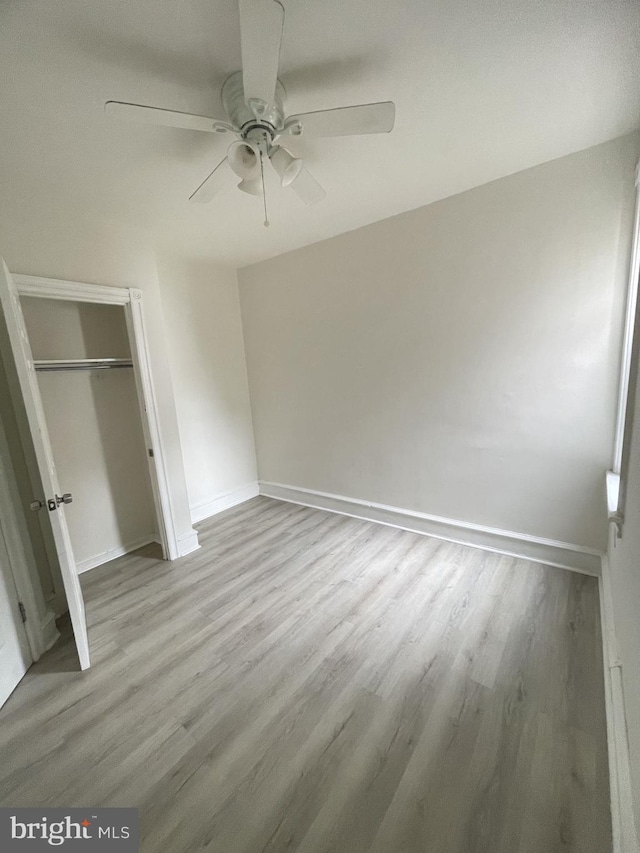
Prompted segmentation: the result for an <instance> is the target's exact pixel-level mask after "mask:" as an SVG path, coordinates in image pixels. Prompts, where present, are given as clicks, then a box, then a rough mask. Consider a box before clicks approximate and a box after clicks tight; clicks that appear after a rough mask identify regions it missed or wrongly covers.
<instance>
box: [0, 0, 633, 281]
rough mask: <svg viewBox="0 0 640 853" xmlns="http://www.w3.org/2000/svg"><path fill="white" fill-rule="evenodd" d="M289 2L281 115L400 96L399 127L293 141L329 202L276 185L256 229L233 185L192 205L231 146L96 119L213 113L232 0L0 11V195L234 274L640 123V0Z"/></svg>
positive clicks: (255, 214)
mask: <svg viewBox="0 0 640 853" xmlns="http://www.w3.org/2000/svg"><path fill="white" fill-rule="evenodd" d="M283 2H284V6H285V9H286V15H285V28H284V41H283V48H282V57H281V74H280V77H281V79H282V81H283V83H284V85H285V87H286V89H287V92H288V102H287V111H288V112H289V113H293V112H304V111H308V110H314V109H323V108H329V107H335V106H342V105H346V104H351V103H366V102H370V101H376V100H387V99H391V100H394V101H395V102H396V105H397V121H396V128H395V130H394V131H393V132H392V133H391V134H388V135H382V136H371V137H351V138H339V139H324V140H317V141H313V142H312V141H305V140H303V139H299V140H294V141H293V142H292V144H291V146H290V147H291V148H292V149H295V152H296V153H299V154H301V155H303V156H304V157H305V159H306V161H307V164H308V166H309V168H310V169H311V170H312V171H313V173H314V174H315V175H316V177H317V178H318V179H319V180H320V181H321V183H322V184H323V185H324V186H325V188H326V189H327V193H328V196H327V199H326V200H325V201H324V202H322V203H321V204H319V205H316V206H315V207H312V208H306V207H304V206H303V205H302V204H301V203H300V202H299V200H298V199H297V197H296V196H295V195H294V194H293V193H291V192H290V191H286V190H281V189H280V188H279V187H278V186H277V183H276V179H275V176H274V177H273V178H272V179H270V180H269V182H268V203H269V208H270V218H271V223H272V224H271V227H270V228H268V229H267V228H264V227H263V225H262V220H263V216H262V210H261V201H260V199H256V198H254V197H251V196H246V195H244V194H243V193H240V192H239V191H237V190H236V188H235V186H234V182H233V181H232V180H230V181H229V185H228V188H227V189H225V190H223V192H222V193H221V194H220V195H219V196H218V197H217V198H216V199H214V201H213V202H212V203H211V204H210V205H192V204H190V203H189V202H188V200H187V199H188V196H189V195H190V194H191V192H192V191H193V190H194V189H195V187H197V186H198V184H199V183H200V182H201V181H202V180H203V178H204V177H205V176H206V175H207V174H208V172H209V171H211V169H212V168H213V166H214V165H215V164H216V163H217V162H218V161H219V160H220V159H221V158H222V157H223V156H224V154H225V150H226V147H227V145H228V144H229V142H230V139H229V137H227V136H216V135H214V134H204V133H198V132H196V131H184V130H176V129H165V128H159V127H144V126H142V127H141V126H136V125H131V124H129V125H124V124H123V125H120V124H116V123H115V122H114V121H108V120H107V119H106V117H105V116H104V114H103V104H104V102H105V101H106V100H108V99H115V100H124V101H133V102H138V103H146V104H151V105H154V106H162V107H166V108H169V109H177V110H184V111H190V112H195V113H202V114H209V115H214V116H216V115H217V116H222V115H223V113H222V110H221V106H220V97H219V92H220V86H221V84H222V82H223V81H224V79H225V78H226V77H227V76H228V75H229V74H230V73H232V72H233V71H236V70H237V69H238V68H239V67H240V34H239V25H238V13H237V4H236V0H181V2H176V1H175V0H135V2H132V0H56V2H49V3H45V2H42V0H20V2H5V3H3V4H2V5H1V6H0V74H1V79H2V84H1V86H0V106H1V108H2V119H1V120H2V131H1V134H2V142H1V144H0V181H1V182H2V196H3V198H4V200H5V201H7V202H8V203H13V204H15V205H16V208H17V209H19V210H20V211H21V214H20V215H28V210H27V207H28V204H33V203H34V200H35V199H37V198H38V197H39V194H40V195H41V194H42V193H45V194H46V195H47V196H48V197H49V198H55V199H56V200H57V201H59V203H60V205H61V207H62V206H64V205H69V204H73V205H77V206H80V207H81V209H82V210H83V211H84V212H86V216H87V217H92V216H96V217H105V218H109V219H112V220H117V221H118V222H121V223H122V222H124V223H125V224H126V223H129V222H130V223H131V224H132V225H136V226H138V227H139V226H140V225H143V226H144V227H145V228H147V229H149V230H150V231H151V233H152V234H153V236H154V239H155V240H156V241H157V242H158V243H159V244H162V245H163V246H170V247H173V248H175V250H176V251H179V252H185V253H189V254H193V255H199V256H208V257H211V258H215V259H217V260H220V261H223V262H226V263H231V264H234V265H238V266H242V265H244V264H247V263H251V262H253V261H256V260H259V259H262V258H266V257H270V256H273V255H276V254H280V253H281V252H284V251H287V250H290V249H293V248H297V247H299V246H303V245H306V244H308V243H312V242H315V241H317V240H320V239H323V238H326V237H329V236H333V235H335V234H339V233H342V232H344V231H348V230H351V229H353V228H357V227H359V226H362V225H365V224H367V223H370V222H373V221H376V220H379V219H383V218H384V217H387V216H391V215H393V214H396V213H400V212H402V211H405V210H410V209H412V208H416V207H419V206H421V205H424V204H427V203H429V202H431V201H433V200H435V199H438V198H442V197H444V196H447V195H451V194H453V193H456V192H459V191H461V190H464V189H468V188H470V187H473V186H477V185H479V184H482V183H485V182H486V181H489V180H493V179H495V178H498V177H501V176H503V175H506V174H510V173H512V172H515V171H518V170H520V169H524V168H527V167H529V166H533V165H535V164H538V163H541V162H544V161H546V160H550V159H553V158H555V157H559V156H562V155H564V154H568V153H570V152H573V151H577V150H580V149H582V148H586V147H588V146H590V145H595V144H597V143H599V142H603V141H605V140H607V139H611V138H613V137H615V136H619V135H621V134H624V133H626V132H628V131H631V130H633V129H635V128H637V127H638V126H640V89H639V88H638V80H639V79H640V3H638V2H637V0H535V2H532V0H387V2H382V0H321V2H318V0H296V2H294V0H283ZM25 199H26V200H27V201H25Z"/></svg>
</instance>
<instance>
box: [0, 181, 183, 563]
mask: <svg viewBox="0 0 640 853" xmlns="http://www.w3.org/2000/svg"><path fill="white" fill-rule="evenodd" d="M0 254H1V255H3V256H4V258H5V260H6V262H7V266H8V267H9V269H10V270H11V271H12V272H19V273H26V274H31V275H40V276H49V277H52V278H59V279H67V280H71V281H73V280H75V281H85V282H95V283H96V284H109V285H118V286H126V287H138V288H140V289H141V290H142V292H143V312H144V319H145V326H146V330H147V337H148V341H149V350H150V357H151V369H152V372H153V379H154V385H155V390H156V398H157V402H158V414H159V420H160V431H161V435H162V440H163V442H164V447H165V451H166V462H167V474H168V478H169V483H170V490H171V502H172V507H173V513H174V517H175V520H176V526H177V530H178V538H179V544H180V546H181V547H182V548H185V549H187V548H188V547H190V546H192V545H193V544H195V539H194V536H195V534H194V532H193V530H192V527H191V514H190V510H189V501H188V497H187V489H186V483H185V478H184V466H183V461H182V450H181V447H180V436H179V432H178V421H177V415H176V409H175V400H174V393H173V386H172V382H171V374H170V371H169V364H168V356H167V352H166V340H165V327H164V317H163V314H162V304H161V298H160V289H159V286H158V276H157V270H156V261H155V252H154V246H153V243H152V241H151V239H150V236H149V234H148V233H147V232H146V231H145V230H144V228H143V227H139V228H136V227H133V226H131V225H130V224H126V225H125V224H118V222H114V221H113V220H112V219H107V218H106V217H105V218H103V219H100V218H95V217H94V216H87V215H86V212H84V211H83V209H82V206H81V205H79V204H78V203H77V198H76V195H75V193H74V189H73V187H68V191H67V194H66V195H60V194H58V195H56V197H55V198H53V197H52V196H51V195H50V194H49V193H48V191H47V187H45V186H35V187H34V186H32V187H31V188H27V187H26V186H23V187H21V188H20V187H18V186H13V187H10V188H8V189H7V193H4V194H3V195H2V198H0Z"/></svg>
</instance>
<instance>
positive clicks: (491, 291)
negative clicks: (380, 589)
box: [239, 135, 639, 548]
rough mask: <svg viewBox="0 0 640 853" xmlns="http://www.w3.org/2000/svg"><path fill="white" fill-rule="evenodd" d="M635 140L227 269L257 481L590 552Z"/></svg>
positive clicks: (599, 511)
mask: <svg viewBox="0 0 640 853" xmlns="http://www.w3.org/2000/svg"><path fill="white" fill-rule="evenodd" d="M638 148H639V139H638V136H637V135H632V136H628V137H623V138H621V139H619V140H614V141H612V142H610V143H606V144H605V145H602V146H598V147H595V148H592V149H588V150H586V151H583V152H580V153H578V154H574V155H571V156H569V157H565V158H562V159H559V160H556V161H553V162H550V163H546V164H544V165H542V166H538V167H536V168H533V169H529V170H527V171H524V172H520V173H518V174H515V175H512V176H510V177H507V178H503V179H501V180H499V181H495V182H493V183H491V184H487V185H485V186H482V187H479V188H477V189H474V190H471V191H469V192H466V193H462V194H460V195H458V196H454V197H451V198H448V199H445V200H443V201H440V202H437V203H435V204H432V205H429V206H427V207H424V208H420V209H419V210H416V211H412V212H410V213H407V214H402V215H400V216H397V217H394V218H391V219H387V220H384V221H382V222H379V223H376V224H374V225H370V226H367V227H366V228H362V229H360V230H358V231H353V232H351V233H348V234H344V235H342V236H340V237H336V238H333V239H331V240H327V241H324V242H321V243H317V244H315V245H313V246H309V247H306V248H304V249H300V250H298V251H295V252H292V253H290V254H287V255H283V256H280V257H278V258H275V259H272V260H269V261H265V262H262V263H259V264H256V265H253V266H250V267H247V268H244V269H242V270H240V272H239V281H240V289H241V304H242V315H243V323H244V334H245V341H246V350H247V361H248V369H249V380H250V390H251V401H252V409H253V419H254V427H255V434H256V448H257V456H258V471H259V476H260V478H261V479H262V480H267V481H272V482H278V483H283V484H287V485H293V486H300V487H304V488H311V489H316V490H320V491H325V492H331V493H334V494H339V495H346V496H348V497H353V498H358V499H363V500H368V501H376V502H380V503H384V504H390V505H394V506H397V507H402V508H405V509H410V510H414V511H419V512H425V513H431V514H434V515H438V516H444V517H447V518H452V519H457V520H460V521H464V522H473V523H476V524H482V525H488V526H491V527H497V528H502V529H505V530H512V531H516V532H518V533H526V534H531V535H535V536H540V537H548V538H551V539H556V540H560V541H564V542H569V543H574V544H577V545H582V546H586V547H596V548H603V547H604V545H605V536H606V529H605V522H604V517H605V510H604V502H603V495H602V477H603V472H604V471H605V469H606V468H607V467H608V466H609V465H610V460H611V452H612V438H613V421H614V414H615V399H616V381H617V368H618V360H619V347H620V326H621V311H622V301H623V294H624V285H625V262H626V257H627V253H628V232H629V230H630V217H631V204H632V199H633V166H634V163H635V159H636V157H637V153H638ZM373 191H374V190H373V185H372V192H373Z"/></svg>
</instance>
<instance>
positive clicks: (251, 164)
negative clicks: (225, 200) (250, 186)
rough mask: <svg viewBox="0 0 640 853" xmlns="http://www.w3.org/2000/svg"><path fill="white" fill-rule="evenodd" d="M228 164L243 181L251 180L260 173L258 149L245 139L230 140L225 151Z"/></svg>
mask: <svg viewBox="0 0 640 853" xmlns="http://www.w3.org/2000/svg"><path fill="white" fill-rule="evenodd" d="M227 157H228V159H229V165H230V166H231V168H232V169H233V171H234V172H235V173H236V175H237V176H238V177H239V178H242V180H243V181H253V180H255V179H256V178H257V177H259V175H260V149H259V148H258V146H257V145H252V144H251V143H250V142H247V141H246V140H245V139H237V140H236V141H235V142H232V143H231V145H230V146H229V150H228V151H227Z"/></svg>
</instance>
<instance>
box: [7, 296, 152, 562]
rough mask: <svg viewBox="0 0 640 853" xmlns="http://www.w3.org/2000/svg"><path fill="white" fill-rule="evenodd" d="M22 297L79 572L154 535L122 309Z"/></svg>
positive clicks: (118, 554)
mask: <svg viewBox="0 0 640 853" xmlns="http://www.w3.org/2000/svg"><path fill="white" fill-rule="evenodd" d="M20 301H21V303H22V313H23V315H24V320H25V326H26V328H27V333H28V336H29V343H30V345H31V353H32V355H33V360H34V367H35V371H36V375H37V378H38V387H39V389H40V397H41V399H42V408H43V411H44V417H45V421H46V424H47V430H48V433H49V441H50V443H51V450H52V452H53V458H54V461H55V466H56V470H57V472H58V480H59V481H60V485H61V487H62V489H63V490H64V491H65V492H68V493H69V494H70V497H69V498H68V499H67V500H68V501H69V503H68V505H67V508H66V512H65V515H66V519H67V524H68V526H69V534H70V537H71V545H72V548H73V556H74V558H75V562H76V568H77V570H78V573H82V572H84V571H87V570H89V569H92V568H94V567H96V566H99V565H102V564H103V563H106V562H108V561H109V560H112V559H114V558H115V557H118V556H120V555H122V554H127V553H129V552H130V551H134V550H136V549H137V548H140V547H142V546H143V545H148V544H149V543H150V542H153V541H158V542H159V541H160V538H159V532H158V529H157V526H158V525H157V521H156V517H155V515H156V514H155V507H154V501H153V492H152V488H151V477H150V472H149V466H148V465H147V458H146V457H147V452H148V451H147V447H146V442H145V440H144V433H143V429H142V421H141V418H140V407H139V405H138V399H137V389H136V384H135V379H134V376H133V360H132V358H131V348H130V345H129V338H128V334H127V325H126V321H125V316H124V308H123V307H122V306H121V305H99V304H95V303H94V304H92V303H89V302H72V301H61V300H54V299H36V298H34V297H30V296H25V297H22V299H21V300H20Z"/></svg>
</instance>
